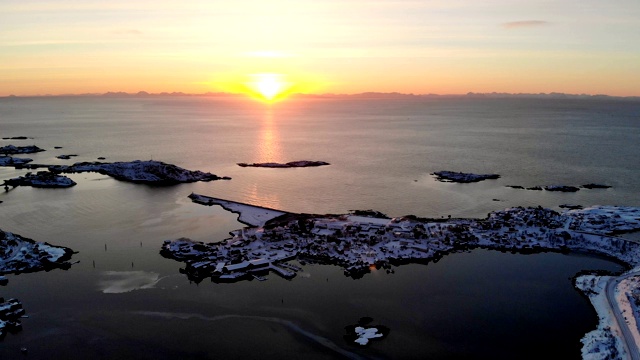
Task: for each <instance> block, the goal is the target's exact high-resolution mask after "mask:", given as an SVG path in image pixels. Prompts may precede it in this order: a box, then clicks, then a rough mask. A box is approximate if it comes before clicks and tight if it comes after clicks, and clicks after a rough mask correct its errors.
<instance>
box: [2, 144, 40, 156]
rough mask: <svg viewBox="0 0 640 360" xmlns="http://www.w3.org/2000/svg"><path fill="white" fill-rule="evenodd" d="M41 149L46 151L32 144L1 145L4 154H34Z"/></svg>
mask: <svg viewBox="0 0 640 360" xmlns="http://www.w3.org/2000/svg"><path fill="white" fill-rule="evenodd" d="M40 151H45V150H44V149H41V148H39V147H37V146H35V145H31V146H14V145H7V146H2V147H0V154H4V155H13V154H33V153H37V152H40Z"/></svg>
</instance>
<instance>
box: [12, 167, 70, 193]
mask: <svg viewBox="0 0 640 360" xmlns="http://www.w3.org/2000/svg"><path fill="white" fill-rule="evenodd" d="M3 185H4V187H5V190H6V189H8V187H9V186H11V187H17V186H32V187H37V188H68V187H71V186H74V185H76V182H75V181H73V180H71V179H69V178H68V177H66V176H62V175H57V174H55V173H53V172H49V171H38V172H37V173H35V174H32V173H26V174H25V175H24V176H20V177H17V178H13V179H9V180H5V181H4V184H3Z"/></svg>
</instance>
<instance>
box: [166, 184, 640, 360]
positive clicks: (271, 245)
mask: <svg viewBox="0 0 640 360" xmlns="http://www.w3.org/2000/svg"><path fill="white" fill-rule="evenodd" d="M190 197H191V199H192V201H194V202H197V203H201V204H206V205H214V204H218V203H219V204H221V205H223V204H224V205H223V206H224V207H225V208H227V209H232V211H234V212H236V213H239V214H240V216H241V217H242V218H243V222H244V223H246V224H248V225H250V226H249V227H245V228H242V229H239V230H236V231H233V232H231V235H232V236H231V237H230V238H228V239H225V240H222V241H220V242H214V243H203V242H195V241H191V240H189V239H185V238H182V239H178V240H173V241H171V240H166V241H165V242H164V244H163V245H162V248H161V250H160V253H161V254H162V255H163V256H165V257H167V258H171V259H175V260H178V261H181V262H184V263H185V267H184V268H183V269H181V272H184V273H185V274H187V276H188V277H189V278H190V279H192V280H195V281H201V280H203V279H204V278H207V277H211V279H212V280H213V281H216V282H221V281H239V280H245V279H248V280H250V279H257V280H265V279H266V278H265V277H263V275H265V274H268V273H269V272H275V273H276V274H277V275H280V276H282V277H284V278H287V279H290V278H293V277H295V276H296V272H297V271H299V270H301V268H300V267H299V266H297V265H295V264H292V263H290V262H288V261H290V260H294V259H296V260H298V262H299V263H300V264H302V265H303V266H304V264H305V263H320V264H335V265H338V266H341V267H342V268H343V269H344V273H345V275H347V276H351V277H354V278H358V277H362V276H364V275H365V274H366V273H368V272H370V269H372V268H373V267H375V268H378V269H380V268H383V269H386V271H387V272H394V269H393V267H394V266H399V265H402V264H405V263H410V262H425V261H437V260H438V259H439V258H441V257H442V256H444V255H446V254H449V253H453V252H457V251H465V250H468V249H472V248H488V249H495V250H500V251H513V252H521V253H534V252H543V251H558V252H579V253H593V254H598V255H603V256H607V257H610V258H612V259H615V260H617V261H619V262H622V263H624V264H626V265H627V266H628V267H629V268H633V270H631V271H630V273H631V272H638V273H640V243H638V242H636V241H632V240H629V239H625V238H621V237H617V236H614V235H615V234H618V233H622V232H629V231H638V230H640V207H618V206H592V207H586V208H584V209H574V210H566V211H563V212H557V211H554V210H551V209H545V208H542V207H535V208H533V207H530V208H524V207H515V208H508V209H505V210H501V211H494V212H491V213H489V214H488V216H487V217H486V218H485V219H423V218H418V217H416V216H412V215H409V216H401V217H396V218H387V217H369V216H362V215H355V214H354V213H350V214H342V215H311V214H292V213H286V212H279V211H276V210H273V212H272V213H270V214H267V213H265V212H264V211H265V209H264V208H260V207H256V206H253V205H246V204H242V203H237V202H233V201H229V200H222V199H216V198H212V197H208V196H203V195H198V194H192V195H190ZM258 215H260V216H258ZM252 219H254V221H252ZM576 286H578V285H576ZM578 287H579V286H578ZM639 297H640V296H639ZM639 303H640V301H639ZM594 306H595V305H594ZM601 321H604V325H602V324H601V326H600V328H602V329H604V328H610V327H611V326H612V325H611V324H610V323H609V321H610V319H609V318H602V317H601ZM600 328H599V329H600ZM633 331H634V332H635V333H638V328H637V327H635V328H634V330H633ZM614 335H616V334H614ZM616 336H617V337H615V336H614V341H612V342H611V344H618V342H619V341H620V339H619V335H616ZM602 339H604V340H606V341H609V340H607V339H609V338H608V337H607V336H605V335H602ZM638 339H640V334H638ZM604 340H603V341H604ZM607 344H608V343H607ZM611 344H609V345H603V347H604V348H607V349H610V350H611V352H612V353H613V352H615V351H625V350H624V349H622V350H620V349H618V348H619V346H618V345H615V349H617V350H614V348H613V347H611V346H613V345H611ZM638 344H640V341H639V342H638ZM610 345H611V346H610ZM586 346H587V345H586V344H585V348H586ZM636 347H637V346H636ZM583 351H584V350H583Z"/></svg>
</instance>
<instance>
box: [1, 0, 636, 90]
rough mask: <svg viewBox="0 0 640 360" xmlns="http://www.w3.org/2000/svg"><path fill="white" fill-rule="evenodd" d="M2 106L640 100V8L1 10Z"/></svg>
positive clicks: (12, 3)
mask: <svg viewBox="0 0 640 360" xmlns="http://www.w3.org/2000/svg"><path fill="white" fill-rule="evenodd" d="M0 24H2V25H0V96H6V95H9V94H16V95H35V94H62V93H76V94H77V93H103V92H107V91H126V92H137V91H140V90H145V91H148V92H162V91H166V92H173V91H182V92H188V93H202V92H208V91H213V92H217V91H230V92H238V91H244V90H243V89H246V87H247V86H250V85H249V83H250V82H251V79H252V76H255V74H265V73H268V74H279V75H278V78H279V79H282V80H283V81H286V82H287V88H289V90H290V91H296V92H305V93H325V92H329V93H358V92H367V91H380V92H403V93H419V94H422V93H439V94H460V93H467V92H469V91H473V92H493V91H496V92H515V93H519V92H528V93H538V92H566V93H589V94H597V93H604V94H610V95H623V96H628V95H635V96H640V86H638V84H640V2H639V1H637V0H616V1H615V4H614V2H603V1H592V0H587V1H577V0H565V1H562V2H558V1H555V2H554V1H548V0H531V1H513V0H487V1H482V2H479V1H468V0H467V1H461V0H448V1H439V0H434V1H418V0H386V1H384V0H383V1H362V0H358V1H356V0H343V1H331V0H328V1H308V0H297V1H293V0H287V1H285V0H280V1H262V2H258V1H248V0H237V1H233V2H224V3H220V2H212V1H205V0H202V1H193V0H190V1H182V2H179V3H178V2H175V1H166V0H156V1H147V0H141V1H119V0H116V1H109V2H104V1H97V0H83V1H81V0H39V1H38V0H3V1H2V2H0Z"/></svg>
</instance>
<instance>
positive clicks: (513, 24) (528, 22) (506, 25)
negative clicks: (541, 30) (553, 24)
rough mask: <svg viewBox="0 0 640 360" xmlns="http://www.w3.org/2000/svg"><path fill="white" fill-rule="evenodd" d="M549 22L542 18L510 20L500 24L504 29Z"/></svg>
mask: <svg viewBox="0 0 640 360" xmlns="http://www.w3.org/2000/svg"><path fill="white" fill-rule="evenodd" d="M549 24H550V23H549V22H548V21H543V20H524V21H511V22H506V23H503V24H502V27H503V28H505V29H520V28H529V27H538V26H546V25H549Z"/></svg>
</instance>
